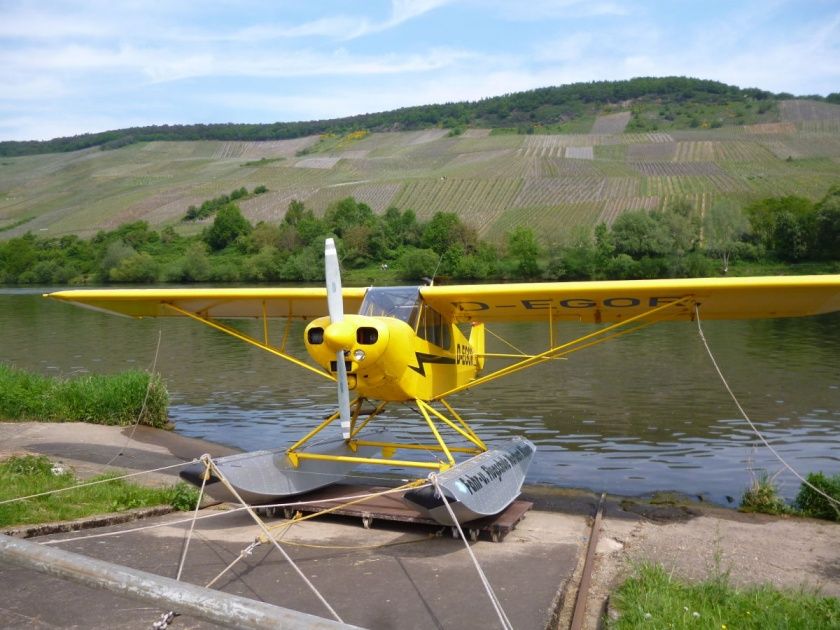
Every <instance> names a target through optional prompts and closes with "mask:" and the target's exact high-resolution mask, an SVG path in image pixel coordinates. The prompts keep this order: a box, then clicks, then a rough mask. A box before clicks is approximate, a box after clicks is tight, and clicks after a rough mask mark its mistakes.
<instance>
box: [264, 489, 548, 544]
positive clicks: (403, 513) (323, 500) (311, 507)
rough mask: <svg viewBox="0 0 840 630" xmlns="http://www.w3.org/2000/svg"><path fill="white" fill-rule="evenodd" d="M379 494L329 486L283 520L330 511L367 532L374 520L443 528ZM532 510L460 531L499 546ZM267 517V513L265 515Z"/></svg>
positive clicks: (399, 498)
mask: <svg viewBox="0 0 840 630" xmlns="http://www.w3.org/2000/svg"><path fill="white" fill-rule="evenodd" d="M383 490H387V488H385V487H380V486H362V485H350V484H333V485H331V486H327V487H325V488H319V489H318V490H314V491H312V492H308V493H306V494H304V495H300V496H299V497H298V500H299V501H300V503H301V504H300V505H295V504H293V503H290V504H288V507H286V508H284V509H283V511H284V516H285V517H286V518H291V517H292V516H293V515H294V513H295V512H303V513H304V514H312V513H315V512H321V511H323V510H327V509H331V510H332V511H331V512H330V514H337V515H340V516H349V517H356V518H360V519H361V522H362V525H363V526H364V527H365V528H369V527H370V526H371V524H372V523H373V521H375V520H377V521H392V522H398V523H414V524H418V525H429V526H433V527H444V526H442V525H441V524H440V523H438V522H437V521H435V520H434V519H431V518H428V517H427V516H424V515H423V514H421V513H420V512H418V511H417V510H415V509H413V508H411V507H409V506H408V505H407V504H406V503H405V502H404V501H403V495H404V494H405V492H394V493H391V494H378V495H376V493H378V492H382V491H383ZM366 493H369V494H373V495H376V496H371V497H370V498H369V499H367V500H365V501H364V502H360V503H354V504H353V505H344V504H345V503H347V502H348V499H347V497H351V496H357V495H362V494H366ZM339 506H341V507H339ZM533 507H534V504H533V503H531V502H530V501H514V502H513V503H511V504H510V505H509V506H508V507H507V508H506V509H505V510H504V511H503V512H500V513H499V514H496V515H494V516H488V517H485V518H481V519H478V520H475V521H471V522H469V523H465V524H464V525H463V528H464V531H465V532H468V533H469V536H470V537H471V538H472V539H473V540H477V539H478V537H479V536H480V535H481V534H482V533H483V534H486V536H487V537H488V538H489V539H490V540H492V541H493V542H500V541H501V540H503V539H504V537H505V536H506V535H507V534H509V533H510V532H511V531H512V530H513V529H514V528H515V527H516V525H517V524H518V523H519V522H520V521H521V520H522V519H523V518H525V514H526V513H527V512H528V511H529V510H530V509H531V508H533ZM335 508H338V509H335ZM271 513H272V512H271V511H269V514H271ZM451 529H452V530H453V532H457V529H456V528H454V527H453V528H451Z"/></svg>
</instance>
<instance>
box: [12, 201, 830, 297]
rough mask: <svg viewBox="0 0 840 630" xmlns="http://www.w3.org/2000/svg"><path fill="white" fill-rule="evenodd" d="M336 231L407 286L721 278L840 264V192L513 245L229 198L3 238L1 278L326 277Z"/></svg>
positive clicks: (682, 205)
mask: <svg viewBox="0 0 840 630" xmlns="http://www.w3.org/2000/svg"><path fill="white" fill-rule="evenodd" d="M327 237H333V238H335V239H336V242H337V245H338V250H339V255H340V257H341V261H342V266H343V267H344V268H345V269H348V270H353V269H360V270H368V271H371V274H372V275H376V274H377V273H379V274H380V275H381V274H382V272H386V270H387V272H386V276H385V277H386V279H393V280H399V281H404V282H418V281H421V280H422V279H423V278H424V277H428V278H431V277H436V278H438V279H439V280H440V279H442V280H444V281H445V280H446V279H452V280H456V281H486V280H500V281H505V280H527V281H536V280H591V279H594V280H599V279H635V278H663V277H697V276H709V275H720V274H725V273H727V272H729V269H730V265H731V264H732V263H733V262H734V261H741V262H743V261H752V262H757V263H762V262H768V263H784V264H793V263H802V262H813V263H818V264H822V265H823V266H824V267H823V268H824V269H826V270H837V269H838V261H840V186H835V187H833V188H832V189H831V190H829V192H828V193H827V194H826V195H825V197H824V198H822V199H821V200H819V201H817V202H812V201H810V200H808V199H804V198H801V197H795V196H791V197H779V198H768V199H763V200H759V201H755V202H753V203H751V204H749V205H747V206H746V207H744V208H741V207H739V206H737V205H735V204H734V203H732V202H729V201H725V200H724V201H720V202H718V203H716V204H715V205H713V206H712V207H711V208H709V209H708V210H707V211H706V213H705V215H704V216H701V213H700V212H699V211H698V209H697V208H695V207H693V206H692V205H691V204H689V203H687V202H685V201H675V202H673V203H672V204H671V205H670V206H668V207H667V208H665V209H663V210H628V211H625V212H623V213H622V214H621V215H619V217H618V218H617V219H616V220H615V221H614V222H613V224H612V225H611V226H608V225H606V224H605V223H601V224H599V225H597V226H595V227H594V229H593V228H587V227H583V226H578V227H576V228H573V229H570V230H569V231H568V232H566V233H564V234H557V235H554V237H553V238H551V239H548V240H541V239H538V238H537V235H536V234H535V233H534V231H533V230H532V229H531V228H530V227H526V226H520V227H517V228H516V229H514V230H512V231H511V232H510V233H508V234H507V236H506V238H505V241H504V243H492V242H489V241H487V240H482V239H480V238H479V237H478V233H477V231H476V230H475V229H474V228H473V227H471V226H469V225H466V224H465V223H463V222H462V221H461V219H460V218H459V217H458V216H457V215H456V214H454V213H448V212H438V213H436V214H435V215H434V216H433V217H432V218H431V219H429V220H428V221H420V220H418V218H417V216H416V214H415V213H414V212H413V211H412V210H410V209H407V210H400V209H398V208H394V207H391V208H388V209H387V210H386V211H385V212H384V213H383V214H382V215H377V214H375V213H374V212H373V210H372V209H371V208H370V206H368V205H367V204H364V203H360V202H359V201H357V200H356V199H354V198H352V197H348V198H346V199H342V200H340V201H337V202H335V203H333V204H332V205H331V206H329V207H328V208H327V210H326V212H325V213H324V215H323V216H320V217H319V216H316V215H315V213H314V212H313V211H312V210H311V209H310V208H307V207H306V206H305V205H304V204H303V203H302V202H300V201H292V202H291V203H290V205H289V208H288V210H287V212H286V214H285V216H284V217H283V219H282V220H281V221H280V222H279V223H267V222H259V223H257V224H256V225H252V224H251V223H250V222H249V221H248V220H247V219H246V218H245V217H244V216H243V215H242V212H241V211H240V209H239V207H238V206H237V205H236V204H235V203H234V202H228V203H226V204H224V205H222V206H221V207H220V208H218V209H217V210H216V212H215V217H214V219H213V222H212V224H209V225H207V226H206V227H205V229H204V230H203V231H202V232H201V233H200V234H197V235H194V236H182V235H180V234H178V233H177V232H176V231H175V230H174V229H173V228H172V227H171V226H168V227H165V228H163V229H162V230H161V231H156V230H153V229H150V227H149V225H148V224H147V223H146V222H144V221H137V222H134V223H128V224H125V225H122V226H120V227H118V228H117V229H115V230H111V231H101V232H99V233H98V234H97V235H96V236H94V237H93V238H91V239H88V240H86V239H81V238H79V237H78V236H75V235H66V236H62V237H58V238H44V237H39V236H35V235H33V234H31V233H28V234H26V235H24V236H22V237H18V238H13V239H10V240H8V241H6V242H3V243H0V283H3V284H39V285H49V284H86V283H96V284H99V283H155V282H179V283H181V282H187V283H189V282H216V283H219V282H224V283H227V282H296V281H305V282H317V281H320V280H323V276H324V267H323V249H324V239H325V238H327Z"/></svg>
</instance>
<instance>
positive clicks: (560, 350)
mask: <svg viewBox="0 0 840 630" xmlns="http://www.w3.org/2000/svg"><path fill="white" fill-rule="evenodd" d="M692 301H694V296H693V295H687V296H685V297H682V298H680V299H679V300H674V301H673V302H667V303H665V304H662V305H661V306H657V307H656V308H654V309H651V310H649V311H645V312H644V313H640V314H638V315H634V316H633V317H628V318H627V319H625V320H623V321H620V322H616V323H615V324H611V325H610V326H607V327H606V328H601V329H600V330H597V331H595V332H593V333H589V334H588V335H584V336H583V337H578V338H577V339H574V340H572V341H568V342H566V343H564V344H561V345H559V346H555V347H553V348H549V349H548V350H546V351H545V352H542V353H540V354H536V355H534V356H531V357H528V358H526V359H524V360H522V361H519V362H517V363H514V364H513V365H509V366H507V367H505V368H502V369H500V370H496V371H495V372H492V373H491V374H487V375H486V376H482V377H481V378H477V379H475V380H474V381H471V382H469V383H466V384H464V385H460V386H458V387H453V388H452V389H450V390H449V391H448V392H444V393H443V394H440V395H439V396H436V397H435V398H434V399H433V400H441V399H442V398H444V397H446V396H451V395H452V394H457V393H458V392H462V391H464V390H467V389H471V388H473V387H475V386H477V385H481V384H483V383H488V382H490V381H494V380H496V379H497V378H501V377H503V376H507V375H508V374H513V373H514V372H518V371H519V370H524V369H525V368H529V367H533V366H535V365H539V364H540V363H543V362H545V361H549V360H551V359H556V358H559V357H562V356H565V355H567V354H571V353H573V352H577V351H578V350H583V349H584V348H588V347H590V346H593V345H595V344H597V343H601V342H603V341H607V340H608V339H613V338H615V337H618V336H621V335H625V334H627V333H629V332H633V331H635V330H639V329H640V328H644V327H646V326H650V325H651V324H654V323H656V322H658V321H662V319H665V318H659V319H655V320H653V321H650V322H642V323H641V324H640V325H638V326H636V327H633V328H631V329H630V330H625V331H621V332H617V333H615V334H609V335H608V334H607V333H612V332H613V331H615V330H617V329H619V328H621V327H625V326H627V325H628V324H632V323H634V322H638V321H640V320H644V319H645V318H647V317H650V316H651V315H656V314H657V313H660V312H662V311H664V310H666V309H668V308H673V307H675V306H681V305H683V304H686V303H688V302H692ZM605 335H606V336H605ZM593 340H595V341H593ZM584 342H589V343H584Z"/></svg>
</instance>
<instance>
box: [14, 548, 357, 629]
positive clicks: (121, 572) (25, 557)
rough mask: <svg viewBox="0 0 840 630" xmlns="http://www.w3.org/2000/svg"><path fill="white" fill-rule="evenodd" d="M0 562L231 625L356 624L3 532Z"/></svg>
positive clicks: (305, 626) (321, 626)
mask: <svg viewBox="0 0 840 630" xmlns="http://www.w3.org/2000/svg"><path fill="white" fill-rule="evenodd" d="M0 560H2V561H5V562H11V563H14V564H17V565H19V566H22V567H25V568H27V569H34V570H35V571H40V572H42V573H47V574H50V575H54V576H57V577H61V578H65V579H69V580H73V581H75V582H79V583H81V584H85V585H86V586H92V587H94V588H101V589H105V590H108V591H111V592H114V593H117V594H119V595H123V596H125V597H130V598H132V599H136V600H140V601H143V602H148V603H151V604H154V605H156V606H160V608H161V609H162V610H163V609H166V610H170V609H171V610H176V611H178V612H179V613H182V614H188V615H191V616H194V617H198V618H200V619H204V620H206V621H211V622H214V623H219V624H223V625H225V626H229V627H234V628H254V629H257V630H262V629H265V628H289V629H290V630H292V629H296V628H303V629H305V630H337V629H339V628H342V629H352V628H357V626H350V625H347V624H344V623H339V622H337V621H333V620H331V619H324V618H322V617H316V616H315V615H309V614H307V613H302V612H298V611H296V610H289V609H288V608H281V607H280V606H274V605H273V604H267V603H265V602H260V601H256V600H253V599H248V598H246V597H239V596H237V595H230V594H228V593H223V592H222V591H215V590H212V589H209V588H203V587H201V586H196V585H194V584H187V583H185V582H178V581H176V580H173V579H171V578H167V577H163V576H160V575H155V574H154V573H147V572H146V571H140V570H137V569H131V568H129V567H124V566H121V565H118V564H112V563H110V562H105V561H104V560H97V559H95V558H89V557H87V556H83V555H80V554H76V553H72V552H69V551H64V550H63V549H56V548H54V547H46V546H44V545H39V544H37V543H33V542H28V541H26V540H20V539H17V538H12V537H11V536H5V535H3V534H0Z"/></svg>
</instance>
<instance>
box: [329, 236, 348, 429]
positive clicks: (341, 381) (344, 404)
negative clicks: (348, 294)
mask: <svg viewBox="0 0 840 630" xmlns="http://www.w3.org/2000/svg"><path fill="white" fill-rule="evenodd" d="M324 275H325V277H326V280H327V308H328V310H329V312H330V324H337V323H338V322H341V321H344V297H343V296H342V293H341V269H339V267H338V252H336V250H335V241H334V240H333V239H331V238H328V239H327V242H326V244H325V245H324ZM335 365H336V372H338V375H337V376H338V378H337V379H336V382H337V383H338V411H339V415H340V417H341V435H342V437H343V438H344V439H345V440H347V439H349V438H350V388H349V387H348V385H347V366H346V365H345V364H344V351H343V350H339V351H338V352H336V353H335Z"/></svg>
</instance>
